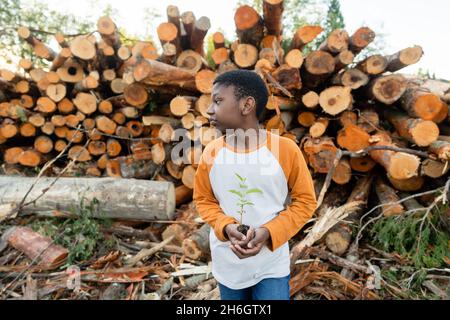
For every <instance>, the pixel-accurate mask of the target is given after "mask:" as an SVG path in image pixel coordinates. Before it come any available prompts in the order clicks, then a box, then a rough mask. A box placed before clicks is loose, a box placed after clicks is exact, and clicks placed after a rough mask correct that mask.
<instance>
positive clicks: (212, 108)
mask: <svg viewBox="0 0 450 320" xmlns="http://www.w3.org/2000/svg"><path fill="white" fill-rule="evenodd" d="M206 113H207V114H208V115H210V116H212V115H213V114H214V104H212V103H211V105H210V106H209V108H208V110H206Z"/></svg>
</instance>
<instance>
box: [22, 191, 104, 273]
mask: <svg viewBox="0 0 450 320" xmlns="http://www.w3.org/2000/svg"><path fill="white" fill-rule="evenodd" d="M71 211H72V213H74V214H76V215H77V216H78V218H77V219H66V220H64V221H58V220H53V219H47V220H42V221H36V222H34V223H33V224H32V226H31V227H32V229H33V230H35V231H36V232H39V233H41V234H43V235H45V236H48V237H51V238H52V239H54V240H55V243H57V244H59V245H61V246H63V247H65V248H68V249H69V256H68V259H67V264H66V266H67V265H73V264H76V263H80V262H82V261H86V260H89V259H91V258H92V257H93V255H94V254H95V252H96V250H97V249H98V247H99V244H101V243H102V242H104V240H105V239H104V236H103V233H102V232H101V226H106V227H107V226H109V225H110V224H111V221H110V220H107V219H95V218H93V214H94V213H99V212H101V208H100V203H99V201H98V200H97V199H95V198H94V200H92V201H91V202H90V203H88V204H85V198H84V197H83V198H82V200H81V202H80V205H79V207H78V208H74V209H72V210H71ZM105 244H106V246H107V247H111V245H112V243H111V242H106V243H105Z"/></svg>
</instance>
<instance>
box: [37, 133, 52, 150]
mask: <svg viewBox="0 0 450 320" xmlns="http://www.w3.org/2000/svg"><path fill="white" fill-rule="evenodd" d="M34 149H36V151H38V152H40V153H42V154H47V153H50V152H51V151H52V150H53V141H52V139H50V138H49V137H47V136H39V137H37V138H36V139H35V140H34Z"/></svg>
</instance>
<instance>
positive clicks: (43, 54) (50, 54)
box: [17, 27, 56, 61]
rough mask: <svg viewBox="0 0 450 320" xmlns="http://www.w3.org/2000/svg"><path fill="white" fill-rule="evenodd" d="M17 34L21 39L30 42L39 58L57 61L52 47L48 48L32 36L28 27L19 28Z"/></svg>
mask: <svg viewBox="0 0 450 320" xmlns="http://www.w3.org/2000/svg"><path fill="white" fill-rule="evenodd" d="M17 33H18V34H19V37H20V38H22V39H23V40H25V41H26V42H28V43H29V44H30V45H31V46H32V47H33V49H34V53H35V54H36V55H37V56H38V57H40V58H43V59H46V60H48V61H53V59H55V56H56V55H55V52H54V51H53V50H52V49H51V48H50V47H48V46H46V45H45V44H44V43H42V42H41V41H40V40H38V39H37V38H35V37H34V36H33V35H32V34H31V31H30V29H28V28H27V27H19V29H18V30H17Z"/></svg>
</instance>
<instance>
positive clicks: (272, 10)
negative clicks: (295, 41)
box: [263, 0, 284, 37]
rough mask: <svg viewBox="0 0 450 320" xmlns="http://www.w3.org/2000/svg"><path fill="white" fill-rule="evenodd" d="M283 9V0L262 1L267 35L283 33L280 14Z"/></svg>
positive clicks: (276, 35) (277, 35)
mask: <svg viewBox="0 0 450 320" xmlns="http://www.w3.org/2000/svg"><path fill="white" fill-rule="evenodd" d="M283 11H284V5H283V0H265V1H263V17H264V25H265V27H266V30H267V34H268V35H273V36H275V37H280V36H281V35H282V33H283V25H282V16H283Z"/></svg>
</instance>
